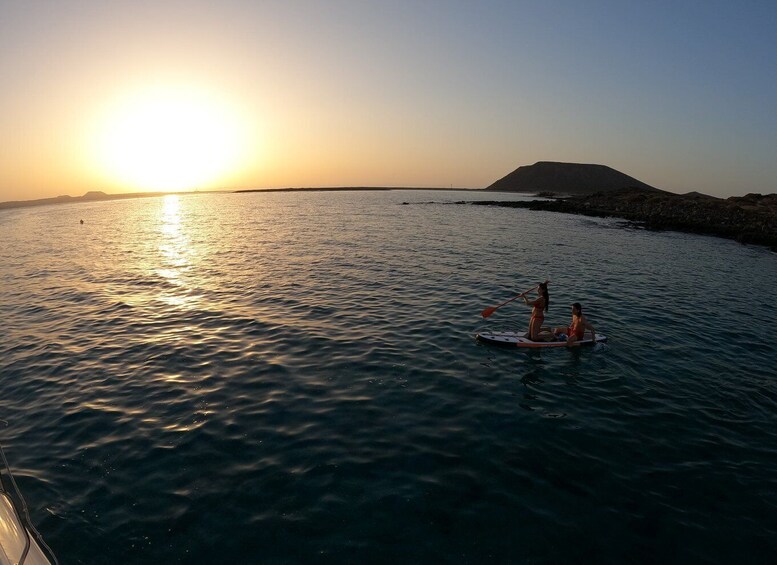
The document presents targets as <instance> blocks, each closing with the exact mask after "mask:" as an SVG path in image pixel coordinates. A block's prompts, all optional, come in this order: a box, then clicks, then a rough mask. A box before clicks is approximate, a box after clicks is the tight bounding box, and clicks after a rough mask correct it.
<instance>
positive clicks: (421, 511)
mask: <svg viewBox="0 0 777 565" xmlns="http://www.w3.org/2000/svg"><path fill="white" fill-rule="evenodd" d="M476 198H484V199H485V198H488V199H492V198H494V195H485V196H484V195H478V194H473V193H463V192H431V191H412V192H405V191H393V192H340V193H312V194H295V193H271V194H203V195H187V196H167V197H164V198H148V199H138V200H127V201H116V202H99V203H91V204H80V205H61V206H49V207H40V208H27V209H19V210H6V211H2V212H0V242H2V243H1V245H0V281H1V282H0V285H1V286H0V329H1V331H0V334H1V335H2V340H1V341H0V442H2V444H3V446H4V447H5V450H6V454H7V456H8V459H9V461H10V463H11V466H12V468H13V470H14V472H15V475H16V478H17V481H18V483H19V484H20V487H21V490H22V492H23V493H24V494H25V496H26V499H27V502H28V504H29V506H30V510H31V514H32V517H33V521H34V522H35V523H36V524H37V525H38V527H39V529H40V530H41V533H42V534H43V536H44V538H45V539H46V541H47V542H48V543H49V545H50V546H51V547H52V549H53V550H54V552H55V553H56V554H57V555H58V557H59V559H60V561H61V562H62V563H63V564H70V563H319V562H329V563H505V562H512V563H516V562H536V563H556V562H558V563H568V562H590V563H597V562H598V563H602V562H604V563H622V562H648V563H649V562H684V563H688V562H712V563H731V562H764V563H765V562H767V561H770V560H771V561H772V562H773V559H774V556H775V554H777V332H775V323H777V305H776V301H775V298H776V297H775V294H776V293H775V288H776V285H775V281H777V255H776V254H774V253H770V252H768V251H767V250H765V249H763V248H757V247H746V246H742V245H739V244H737V243H734V242H731V241H726V240H723V239H716V238H710V237H699V236H692V235H683V234H678V233H671V232H646V231H640V230H634V229H627V228H624V227H622V226H621V225H620V224H619V223H618V222H617V221H614V220H600V219H590V218H584V217H580V216H567V215H560V214H552V213H543V212H530V211H526V210H518V209H498V208H488V207H481V206H464V205H454V204H451V203H452V202H454V201H456V200H462V199H467V200H472V199H476ZM498 198H500V199H507V198H510V196H509V195H498ZM512 198H520V197H518V196H512ZM403 202H409V205H402V203H403ZM81 219H83V220H84V224H83V225H81V224H79V220H81ZM545 278H549V279H551V280H552V281H553V282H552V284H551V287H550V288H551V305H550V312H549V313H548V314H547V317H546V319H547V320H548V321H549V322H550V323H551V324H554V325H555V324H565V323H566V322H567V321H568V320H569V317H570V316H569V304H570V303H571V302H574V301H580V302H582V303H583V306H584V309H585V312H586V314H587V316H588V318H589V320H590V321H591V322H592V323H593V324H594V325H595V326H596V328H597V330H598V331H599V332H601V333H604V334H606V335H608V336H609V337H610V341H609V343H608V344H607V345H598V346H596V347H595V348H581V349H578V350H574V351H568V350H552V351H543V352H536V351H535V352H523V351H518V350H515V349H500V348H494V347H490V346H486V345H481V344H478V343H476V342H475V340H474V339H473V334H474V333H475V332H476V331H477V330H478V329H482V328H484V327H490V328H494V329H495V328H505V329H515V328H521V329H523V328H525V327H526V326H527V323H528V318H529V309H528V308H526V307H525V306H524V305H522V304H519V303H518V302H514V303H512V304H510V305H508V306H505V307H504V308H502V309H500V310H499V311H498V312H497V313H496V314H494V315H493V316H492V317H491V318H489V319H488V320H487V321H485V320H483V319H482V318H481V317H480V315H479V313H480V311H481V310H483V309H484V308H485V307H487V306H494V305H496V304H498V303H500V302H502V301H504V300H506V299H508V298H510V297H512V296H513V295H514V294H515V293H516V292H519V291H522V290H525V289H526V288H529V287H531V286H533V285H534V284H536V282H537V281H539V280H543V279H545Z"/></svg>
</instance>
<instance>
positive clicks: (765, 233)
mask: <svg viewBox="0 0 777 565" xmlns="http://www.w3.org/2000/svg"><path fill="white" fill-rule="evenodd" d="M462 203H465V202H462ZM466 203H467V204H474V205H479V206H502V207H506V208H526V209H529V210H545V211H549V212H563V213H566V214H582V215H585V216H596V217H615V218H623V219H624V220H628V221H630V222H634V223H636V224H638V225H641V226H644V227H645V228H648V229H656V230H673V231H680V232H688V233H697V234H704V235H714V236H718V237H724V238H728V239H734V240H736V241H738V242H740V243H748V244H755V245H765V246H767V247H769V248H771V250H772V251H774V252H777V194H767V195H761V194H748V195H747V196H735V197H731V198H728V199H725V200H723V199H720V198H715V197H712V196H707V195H704V194H699V193H690V194H674V193H670V192H658V191H649V190H644V189H639V188H629V189H623V190H617V191H612V192H597V193H594V194H584V195H578V196H572V197H569V198H555V199H552V200H531V201H528V202H509V201H508V202H505V201H493V200H491V201H480V202H466Z"/></svg>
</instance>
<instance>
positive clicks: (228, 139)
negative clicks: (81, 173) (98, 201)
mask: <svg viewBox="0 0 777 565" xmlns="http://www.w3.org/2000/svg"><path fill="white" fill-rule="evenodd" d="M96 141H97V147H96V149H95V151H94V152H93V153H94V157H93V158H95V159H96V160H97V167H98V168H99V169H100V170H101V172H102V174H104V175H105V176H106V177H108V178H110V179H111V180H112V181H114V182H117V183H120V184H122V185H124V186H126V187H129V188H134V189H138V190H193V189H196V188H202V187H203V186H205V185H211V184H212V183H216V182H218V181H219V180H220V179H221V178H223V177H224V176H226V175H228V174H229V173H230V172H231V171H232V170H233V169H234V168H236V167H239V166H241V165H242V161H243V160H244V159H245V153H246V150H247V147H246V146H247V141H246V135H245V132H244V131H243V128H242V127H241V123H240V120H239V117H238V114H237V112H236V111H235V110H234V109H233V108H231V107H230V106H229V105H228V104H227V103H226V102H224V101H221V100H218V99H217V98H216V97H215V96H213V95H210V94H209V93H206V92H201V91H196V90H194V89H187V88H171V87H167V88H152V89H146V90H142V91H138V92H135V93H133V94H132V95H129V96H125V97H123V98H121V99H120V100H119V101H118V102H117V103H115V104H114V105H112V106H111V107H110V108H109V110H107V111H106V115H105V116H104V117H103V118H102V120H101V125H100V127H99V133H98V134H97V136H96Z"/></svg>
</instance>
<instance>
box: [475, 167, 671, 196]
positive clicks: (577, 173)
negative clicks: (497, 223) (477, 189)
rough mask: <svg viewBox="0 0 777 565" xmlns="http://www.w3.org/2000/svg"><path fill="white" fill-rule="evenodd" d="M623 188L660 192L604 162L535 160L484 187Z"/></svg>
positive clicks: (516, 189)
mask: <svg viewBox="0 0 777 565" xmlns="http://www.w3.org/2000/svg"><path fill="white" fill-rule="evenodd" d="M624 188H642V189H645V190H650V191H656V192H663V191H660V190H659V189H657V188H654V187H652V186H650V185H648V184H645V183H644V182H642V181H639V180H637V179H635V178H633V177H630V176H629V175H626V174H624V173H621V172H620V171H616V170H615V169H613V168H611V167H607V166H605V165H590V164H583V163H558V162H553V161H539V162H537V163H535V164H534V165H526V166H523V167H518V168H517V169H516V170H514V171H513V172H512V173H510V174H509V175H507V176H505V177H502V178H501V179H499V180H498V181H496V182H495V183H493V184H492V185H490V186H488V187H486V190H493V191H500V192H546V193H555V194H570V195H573V194H592V193H594V192H611V191H614V190H622V189H624Z"/></svg>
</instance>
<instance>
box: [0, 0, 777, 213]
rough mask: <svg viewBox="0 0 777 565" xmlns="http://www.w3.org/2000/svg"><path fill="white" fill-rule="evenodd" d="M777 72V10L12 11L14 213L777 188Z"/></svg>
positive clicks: (3, 112)
mask: <svg viewBox="0 0 777 565" xmlns="http://www.w3.org/2000/svg"><path fill="white" fill-rule="evenodd" d="M775 61H777V2H747V1H746V2H742V3H736V2H722V1H721V2H717V1H693V2H690V1H689V2H663V1H659V2H623V1H612V2H601V1H600V2H597V1H592V2H576V1H548V2H519V1H502V2H496V1H492V2H488V1H485V2H474V1H473V2H456V1H452V0H451V1H421V0H415V1H407V2H405V1H401V2H400V1H385V2H377V1H374V2H373V1H329V2H325V1H293V0H291V1H283V2H274V1H258V0H257V1H248V0H223V1H220V2H215V1H208V2H206V1H196V0H188V1H174V2H165V1H163V0H154V1H145V0H133V1H110V2H105V1H101V2H98V1H92V0H80V1H67V0H59V1H57V0H48V1H41V0H23V1H20V0H0V77H2V88H0V201H5V200H17V199H28V198H42V197H48V196H57V195H60V194H71V195H80V194H82V193H84V192H86V191H87V190H104V191H106V192H123V191H142V190H187V189H213V188H261V187H268V188H269V187H290V186H293V187H298V186H353V185H367V186H416V187H440V186H450V185H453V186H457V187H473V188H481V187H484V186H486V185H488V184H490V183H491V182H493V181H494V180H496V179H497V178H500V177H502V176H504V175H505V174H507V173H509V172H510V171H512V170H513V169H515V168H516V167H518V166H520V165H525V164H531V163H534V162H536V161H539V160H555V161H570V162H585V163H601V164H605V165H609V166H611V167H613V168H615V169H618V170H620V171H623V172H625V173H626V174H629V175H631V176H634V177H636V178H638V179H640V180H642V181H644V182H647V183H648V184H651V185H653V186H657V187H659V188H664V189H667V190H671V191H674V192H687V191H690V190H699V191H701V192H706V193H708V194H714V195H718V196H730V195H738V194H745V193H747V192H762V193H767V192H777V72H775Z"/></svg>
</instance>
